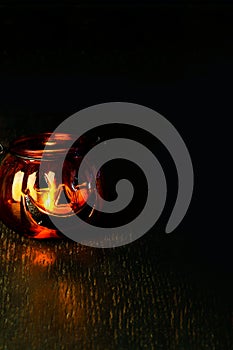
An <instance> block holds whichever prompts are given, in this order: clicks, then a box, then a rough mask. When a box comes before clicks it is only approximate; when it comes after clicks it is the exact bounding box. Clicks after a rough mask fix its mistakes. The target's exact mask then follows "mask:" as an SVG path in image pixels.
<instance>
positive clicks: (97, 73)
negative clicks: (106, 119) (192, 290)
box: [0, 1, 233, 301]
mask: <svg viewBox="0 0 233 350" xmlns="http://www.w3.org/2000/svg"><path fill="white" fill-rule="evenodd" d="M232 25H233V5H232V4H231V2H230V1H229V2H226V1H222V2H220V1H219V2H217V1H215V2H214V1H212V2H210V1H209V2H205V1H203V2H194V1H192V2H191V1H183V2H181V1H180V2H178V1H173V2H172V1H163V2H162V1H157V2H156V1H154V2H152V1H146V2H142V1H131V2H130V1H126V2H123V1H122V2H121V1H119V2H117V1H110V2H103V1H99V2H97V1H96V2H94V1H92V2H88V1H87V2H84V1H83V2H82V1H81V2H78V1H73V2H66V4H64V3H61V2H59V1H57V2H56V4H55V3H53V2H51V1H46V2H45V1H44V2H39V1H36V2H33V3H32V2H31V3H29V2H17V3H16V2H15V3H14V2H12V1H9V2H3V1H1V2H0V122H1V129H0V136H1V138H4V140H5V135H6V134H7V135H8V139H7V141H9V140H10V139H13V138H14V137H16V136H20V135H21V134H23V133H24V134H27V133H30V134H33V133H36V132H38V131H52V130H53V128H54V127H56V126H57V125H58V124H59V123H60V122H61V121H62V120H64V119H65V118H66V117H68V116H69V115H71V114H72V113H75V112H77V111H78V110H79V109H81V108H84V107H88V106H90V105H93V104H96V103H101V102H109V101H127V102H134V103H139V104H142V105H146V106H148V107H151V108H153V109H155V110H156V111H157V112H159V113H161V114H162V115H164V116H165V117H166V118H167V119H168V120H170V121H171V122H172V123H173V125H174V126H175V127H176V128H177V130H178V131H179V133H180V134H181V135H182V137H183V139H184V141H185V143H186V145H187V147H188V149H189V151H190V154H191V157H192V161H193V166H194V172H195V189H194V194H193V200H192V203H191V206H190V208H189V211H188V213H187V215H186V217H185V219H184V221H183V222H182V223H181V225H180V226H179V227H178V228H177V229H176V231H175V232H174V233H172V234H171V235H165V234H161V235H159V240H158V241H159V242H158V241H157V240H156V239H155V240H154V244H159V245H160V246H161V247H162V248H161V249H164V251H165V252H166V253H165V255H166V256H169V257H170V258H171V259H173V260H174V263H177V264H180V265H181V266H182V267H183V268H184V269H187V270H188V271H198V277H197V279H198V281H199V280H200V283H201V273H202V271H208V276H209V279H208V281H204V282H203V281H202V282H203V283H211V284H212V285H213V287H214V288H216V289H217V290H218V292H220V293H222V296H223V299H225V298H228V301H230V300H231V293H232V255H231V254H232V239H231V235H232V228H231V225H232V224H231V217H232V215H231V212H230V210H229V209H231V207H232V204H231V194H230V190H231V187H232V185H231V184H232V182H231V179H230V175H229V173H230V162H231V158H232V157H231V148H232V147H231V118H232V77H233V63H232V62H233V61H232V59H233V42H232V38H233V28H232ZM48 129H49V130H48ZM11 130H13V131H12V133H11ZM5 142H6V141H5ZM149 235H151V236H153V232H151V233H149ZM204 276H206V274H205V275H204Z"/></svg>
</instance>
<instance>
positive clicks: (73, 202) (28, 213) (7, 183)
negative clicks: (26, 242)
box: [0, 134, 96, 238]
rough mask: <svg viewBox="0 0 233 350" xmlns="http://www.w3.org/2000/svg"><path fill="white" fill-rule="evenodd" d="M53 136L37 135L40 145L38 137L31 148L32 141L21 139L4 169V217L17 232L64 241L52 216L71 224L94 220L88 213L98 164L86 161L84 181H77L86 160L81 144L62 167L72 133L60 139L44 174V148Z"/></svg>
mask: <svg viewBox="0 0 233 350" xmlns="http://www.w3.org/2000/svg"><path fill="white" fill-rule="evenodd" d="M48 137H49V134H43V135H38V136H37V138H36V142H35V139H34V138H33V140H31V141H32V144H30V138H29V139H28V138H27V139H26V141H25V139H23V140H22V141H21V142H20V140H19V141H16V142H15V144H13V146H12V147H11V149H10V152H9V153H8V154H6V156H5V157H4V159H3V161H2V163H1V166H0V215H1V219H2V220H3V221H4V222H5V223H6V224H7V225H8V226H10V227H12V228H13V229H15V230H18V231H21V232H22V233H24V234H25V235H27V236H29V237H34V238H51V237H59V236H60V234H59V232H58V231H57V230H56V228H55V227H53V225H52V223H51V221H50V220H49V216H51V215H53V216H57V217H59V218H60V219H61V220H68V218H69V217H70V216H73V215H77V214H79V213H81V212H83V211H86V217H89V218H90V217H91V215H92V214H93V210H92V208H90V209H88V206H87V204H86V202H87V200H88V199H90V198H92V202H95V200H96V193H95V186H94V184H95V183H96V179H94V178H93V165H89V164H85V163H84V164H85V165H84V166H85V168H84V169H85V171H84V172H83V174H82V178H78V170H79V166H80V164H81V162H82V160H83V156H82V155H81V152H80V150H79V147H78V146H77V145H76V147H74V148H73V149H72V150H71V151H69V152H68V156H67V157H66V159H65V162H64V163H63V164H62V165H61V164H60V163H59V154H62V153H63V154H64V151H66V148H65V143H66V137H67V138H68V137H69V138H70V137H71V136H70V135H66V134H64V135H63V134H59V135H56V136H55V140H54V143H53V145H51V146H53V147H51V150H50V151H49V153H48V154H47V155H46V159H45V161H43V172H42V175H40V174H41V172H40V171H39V167H40V166H41V163H42V161H41V157H42V153H43V150H41V148H42V146H43V145H46V139H48ZM69 140H70V139H69ZM30 147H31V148H30ZM16 149H17V152H18V153H16ZM77 150H79V152H77ZM61 166H62V167H63V171H62V183H59V181H58V177H57V172H58V168H59V167H61ZM39 176H42V177H40V178H39ZM84 209H85V210H84ZM67 222H68V221H67Z"/></svg>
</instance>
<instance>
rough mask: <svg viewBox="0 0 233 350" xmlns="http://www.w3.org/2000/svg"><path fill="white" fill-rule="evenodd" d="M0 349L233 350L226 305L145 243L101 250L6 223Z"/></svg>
mask: <svg viewBox="0 0 233 350" xmlns="http://www.w3.org/2000/svg"><path fill="white" fill-rule="evenodd" d="M0 230H1V239H0V315H1V318H0V349H1V350H3V349H10V350H11V349H12V350H13V349H14V350H17V349H30V350H33V349H35V350H46V349H48V350H50V349H101V350H102V349H119V350H120V349H184V350H189V349H197V350H201V349H224V350H227V349H231V345H232V343H231V342H232V333H231V332H232V324H231V322H232V319H231V317H232V312H231V309H229V305H228V304H227V303H226V304H225V303H224V301H223V300H222V299H219V297H218V295H217V294H216V293H215V292H214V291H213V290H212V289H211V288H210V286H208V287H206V285H205V284H203V282H202V281H201V280H198V279H195V278H193V276H192V271H189V273H188V274H187V273H184V272H182V269H179V268H177V267H175V266H172V259H168V257H166V256H163V257H162V255H163V253H164V252H161V251H160V249H158V248H156V246H155V247H151V245H150V244H149V242H148V244H147V243H146V242H147V240H145V239H144V240H140V241H138V242H135V243H134V244H131V245H129V246H126V247H123V248H118V249H115V250H114V249H110V250H99V249H92V248H87V247H81V246H79V245H78V244H76V243H73V242H68V241H67V242H65V241H50V242H49V241H47V242H46V241H44V242H43V241H41V242H39V241H34V240H28V239H26V238H22V237H21V236H20V235H19V234H15V233H14V232H12V231H10V230H9V229H8V228H6V227H5V226H4V225H2V224H1V226H0Z"/></svg>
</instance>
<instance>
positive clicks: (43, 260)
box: [22, 247, 56, 267]
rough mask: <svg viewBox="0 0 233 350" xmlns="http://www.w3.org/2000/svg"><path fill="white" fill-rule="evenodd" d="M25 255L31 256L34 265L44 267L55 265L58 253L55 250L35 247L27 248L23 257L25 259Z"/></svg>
mask: <svg viewBox="0 0 233 350" xmlns="http://www.w3.org/2000/svg"><path fill="white" fill-rule="evenodd" d="M25 257H28V258H30V261H31V262H32V264H33V265H39V266H43V267H46V266H48V265H53V264H54V263H55V261H56V255H55V253H54V252H50V251H43V250H40V249H38V248H34V247H30V248H29V247H28V248H27V250H26V252H25V253H24V254H23V255H22V259H23V260H24V259H25Z"/></svg>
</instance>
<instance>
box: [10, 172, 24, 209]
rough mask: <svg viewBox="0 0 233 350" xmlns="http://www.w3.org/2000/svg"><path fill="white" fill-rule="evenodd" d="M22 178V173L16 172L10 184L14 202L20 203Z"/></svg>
mask: <svg viewBox="0 0 233 350" xmlns="http://www.w3.org/2000/svg"><path fill="white" fill-rule="evenodd" d="M23 177H24V172H23V171H18V172H17V173H16V174H15V176H14V180H13V184H12V198H13V200H14V201H15V202H20V199H21V194H22V183H23Z"/></svg>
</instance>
